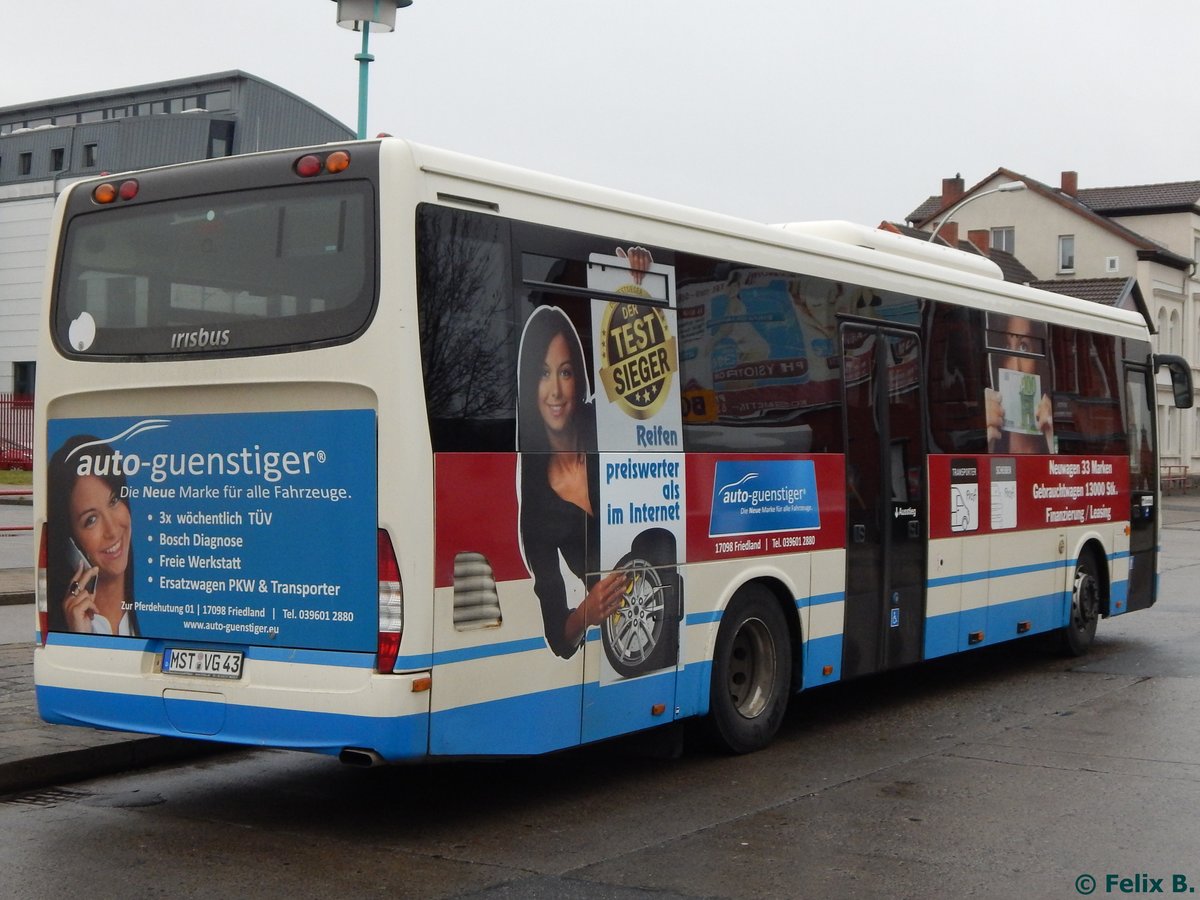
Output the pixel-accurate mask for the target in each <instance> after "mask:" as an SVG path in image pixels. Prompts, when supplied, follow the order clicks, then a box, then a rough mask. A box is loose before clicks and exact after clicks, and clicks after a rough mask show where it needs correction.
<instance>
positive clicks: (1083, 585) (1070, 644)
mask: <svg viewBox="0 0 1200 900" xmlns="http://www.w3.org/2000/svg"><path fill="white" fill-rule="evenodd" d="M1100 594H1101V584H1100V576H1099V572H1098V570H1097V568H1096V558H1095V556H1094V555H1093V554H1092V553H1090V552H1088V553H1084V554H1082V555H1081V556H1080V557H1079V560H1078V562H1076V564H1075V577H1074V579H1073V581H1072V583H1071V612H1070V615H1069V616H1068V618H1067V624H1066V625H1064V626H1063V627H1062V629H1061V630H1060V631H1059V644H1060V646H1061V648H1062V651H1063V653H1064V654H1066V655H1067V656H1083V655H1084V654H1085V653H1087V652H1088V649H1089V648H1090V647H1091V646H1092V641H1093V640H1095V638H1096V623H1097V622H1098V621H1099V620H1100V604H1101V600H1102V598H1101V596H1100Z"/></svg>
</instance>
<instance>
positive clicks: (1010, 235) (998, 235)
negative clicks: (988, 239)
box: [991, 225, 1016, 253]
mask: <svg viewBox="0 0 1200 900" xmlns="http://www.w3.org/2000/svg"><path fill="white" fill-rule="evenodd" d="M1015 232H1016V229H1014V228H1013V227H1012V226H1011V225H1009V226H1008V227H1006V228H993V229H992V243H991V247H992V249H993V250H1001V251H1003V252H1005V253H1014V252H1016V251H1014V250H1013V247H1014V245H1015V244H1016V234H1015Z"/></svg>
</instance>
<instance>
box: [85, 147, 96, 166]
mask: <svg viewBox="0 0 1200 900" xmlns="http://www.w3.org/2000/svg"><path fill="white" fill-rule="evenodd" d="M97 149H98V148H97V145H96V144H84V145H83V166H84V168H85V169H90V168H91V167H93V166H95V165H96V162H97V159H98V156H99V154H98V153H97Z"/></svg>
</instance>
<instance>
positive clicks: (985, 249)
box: [967, 228, 992, 256]
mask: <svg viewBox="0 0 1200 900" xmlns="http://www.w3.org/2000/svg"><path fill="white" fill-rule="evenodd" d="M967 240H968V241H970V242H971V243H972V244H974V245H975V249H976V250H978V251H979V252H980V253H982V254H983V255H984V256H987V255H989V254H990V253H991V250H992V247H991V243H992V233H991V232H990V231H988V230H987V229H986V228H972V229H971V230H970V231H968V232H967Z"/></svg>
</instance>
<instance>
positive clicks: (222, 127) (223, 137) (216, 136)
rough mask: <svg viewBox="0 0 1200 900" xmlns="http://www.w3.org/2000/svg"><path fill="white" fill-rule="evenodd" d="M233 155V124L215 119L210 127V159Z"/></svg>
mask: <svg viewBox="0 0 1200 900" xmlns="http://www.w3.org/2000/svg"><path fill="white" fill-rule="evenodd" d="M232 155H233V123H232V122H224V121H221V120H219V119H214V120H213V121H212V122H210V123H209V126H208V158H209V159H215V158H216V157H220V156H232Z"/></svg>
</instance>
